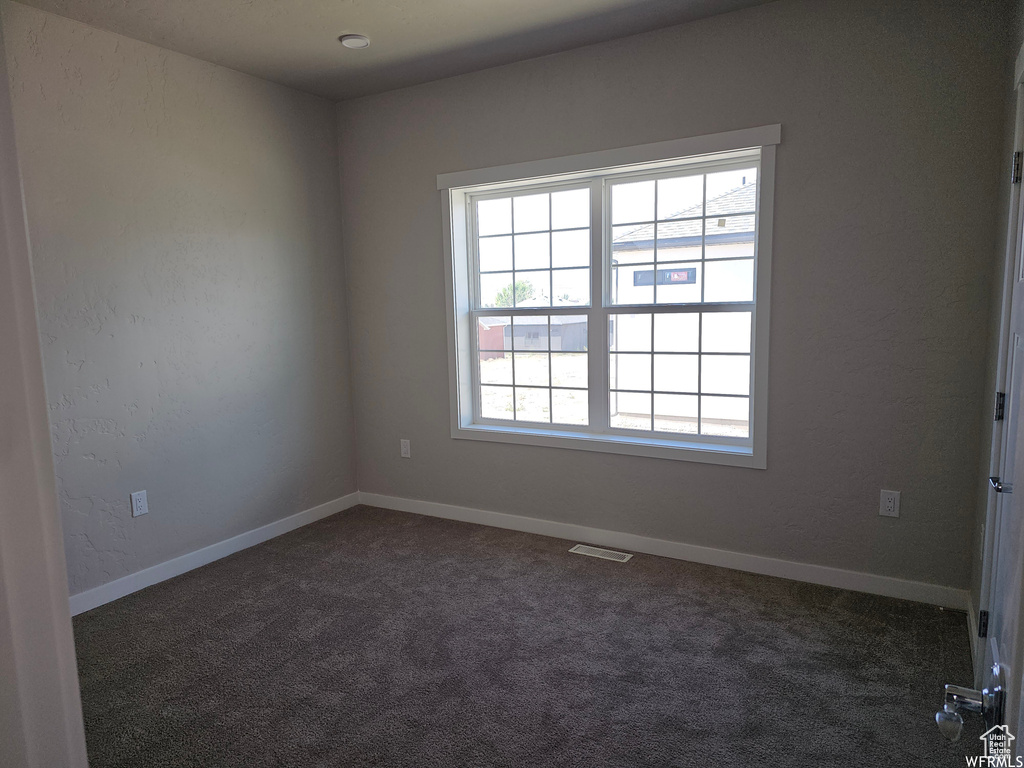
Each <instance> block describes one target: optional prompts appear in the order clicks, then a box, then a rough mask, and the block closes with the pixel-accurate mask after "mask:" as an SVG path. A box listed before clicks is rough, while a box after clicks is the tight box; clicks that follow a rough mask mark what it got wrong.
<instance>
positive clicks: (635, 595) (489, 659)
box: [75, 507, 980, 768]
mask: <svg viewBox="0 0 1024 768" xmlns="http://www.w3.org/2000/svg"><path fill="white" fill-rule="evenodd" d="M572 543H573V542H565V541H561V540H558V539H549V538H544V537H540V536H533V535H529V534H521V533H514V532H509V531H503V530H498V529H494V528H486V527H482V526H475V525H468V524H463V523H455V522H449V521H444V520H437V519H432V518H427V517H420V516H416V515H410V514H405V513H400V512H392V511H387V510H381V509H374V508H369V507H357V508H355V509H353V510H351V511H349V512H345V513H342V514H339V515H335V516H334V517H331V518H328V519H326V520H323V521H321V522H319V523H316V524H314V525H310V526H308V527H306V528H302V529H300V530H298V531H295V532H293V533H291V534H288V535H286V536H282V537H280V538H278V539H274V540H273V541H270V542H267V543H266V544H262V545H260V546H258V547H254V548H252V549H249V550H246V551H244V552H240V553H238V554H236V555H233V556H231V557H229V558H226V559H224V560H220V561H218V562H216V563H213V564H211V565H208V566H206V567H204V568H201V569H199V570H196V571H192V572H191V573H188V574H185V575H184V576H180V577H178V578H176V579H173V580H171V581H167V582H164V583H162V584H158V585H157V586H154V587H150V588H149V589H146V590H144V591H142V592H138V593H136V594H134V595H131V596H129V597H126V598H124V599H122V600H118V601H117V602H115V603H112V604H109V605H106V606H103V607H101V608H98V609H96V610H94V611H90V612H89V613H87V614H84V615H82V616H79V617H77V618H76V619H75V635H76V642H77V646H78V663H79V665H80V666H79V670H80V674H81V680H82V698H83V703H84V708H85V721H86V732H87V737H88V745H89V758H90V765H91V766H92V768H113V766H138V767H139V768H159V767H160V766H175V767H179V766H202V767H203V768H214V767H219V766H239V767H240V768H241V767H244V768H258V767H260V766H303V768H311V767H312V766H403V767H404V766H407V767H408V768H414V767H415V768H453V767H456V768H457V767H459V766H472V767H483V766H529V767H531V768H532V767H533V766H551V767H552V768H553V767H555V766H558V767H559V768H562V767H573V768H574V767H577V766H578V767H579V768H584V767H586V768H595V767H600V766H609V767H611V766H615V768H629V767H632V766H644V767H645V766H659V767H661V766H701V767H702V768H703V767H704V766H708V765H723V766H725V765H737V766H775V765H778V766H815V767H820V766H888V765H894V766H895V765H899V766H918V765H919V766H957V767H958V768H962V766H963V765H964V760H963V757H962V755H964V754H979V749H978V746H980V743H979V742H977V740H976V738H974V737H975V736H976V735H977V733H980V729H977V733H975V732H974V731H969V732H965V734H964V739H963V740H962V742H961V743H959V744H955V745H950V744H948V743H946V742H944V741H943V740H942V739H941V737H940V736H939V734H938V731H937V729H936V727H935V724H934V722H933V721H932V716H933V713H934V711H935V708H936V706H937V705H938V703H939V702H940V700H941V690H942V684H943V683H946V682H956V683H961V684H968V685H969V684H970V683H971V669H970V661H969V649H968V642H967V631H966V626H965V618H964V615H963V614H962V613H957V612H949V611H942V610H940V609H938V608H934V607H930V606H926V605H919V604H915V603H908V602H902V601H899V600H891V599H887V598H881V597H872V596H869V595H862V594H856V593H853V592H845V591H842V590H837V589H828V588H825V587H815V586H810V585H806V584H799V583H796V582H791V581H784V580H781V579H772V578H766V577H762V576H752V575H748V574H743V573H738V572H735V571H729V570H724V569H720V568H712V567H708V566H700V565H693V564H689V563H683V562H678V561H674V560H667V559H663V558H657V557H650V556H647V555H638V556H637V557H634V558H633V560H632V561H630V562H629V563H627V564H624V565H623V564H618V563H613V562H608V561H603V560H596V559H592V558H588V557H582V556H579V555H572V554H569V553H567V552H566V550H567V549H568V548H569V546H570V545H571V544H572ZM976 745H978V746H976Z"/></svg>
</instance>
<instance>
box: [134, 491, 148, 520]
mask: <svg viewBox="0 0 1024 768" xmlns="http://www.w3.org/2000/svg"><path fill="white" fill-rule="evenodd" d="M148 514H149V502H148V501H147V500H146V492H145V491H136V492H135V493H133V494H132V517H138V516H139V515H148Z"/></svg>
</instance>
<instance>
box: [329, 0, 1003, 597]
mask: <svg viewBox="0 0 1024 768" xmlns="http://www.w3.org/2000/svg"><path fill="white" fill-rule="evenodd" d="M1006 10H1007V5H1006V4H1005V3H1001V2H979V3H969V4H964V3H960V2H955V1H954V0H943V1H942V2H930V3H924V2H905V3H892V2H883V0H857V2H848V1H846V0H842V1H840V0H828V1H825V0H806V1H804V0H783V1H782V2H778V3H773V4H770V5H766V6H762V7H759V8H755V9H751V10H746V11H741V12H737V13H733V14H729V15H726V16H720V17H717V18H713V19H709V20H706V21H702V22H696V23H693V24H689V25H686V26H682V27H676V28H671V29H666V30H662V31H658V32H654V33H649V34H645V35H640V36H636V37H632V38H627V39H623V40H620V41H617V42H612V43H608V44H605V45H601V46H594V47H590V48H584V49H579V50H576V51H571V52H567V53H563V54H559V55H556V56H551V57H547V58H543V59H537V60H533V61H529V62H524V63H520V64H515V65H511V66H507V67H502V68H497V69H492V70H488V71H485V72H479V73H475V74H471V75H465V76H462V77H459V78H454V79H450V80H446V81H441V82H436V83H430V84H426V85H422V86H416V87H413V88H409V89H405V90H400V91H395V92H391V93H387V94H382V95H379V96H374V97H368V98H365V99H360V100H357V101H352V102H347V103H344V104H342V105H340V106H339V110H338V116H339V124H340V131H339V137H340V146H341V175H342V189H343V192H342V210H343V214H344V217H343V220H344V247H345V255H346V261H347V270H348V279H349V288H350V301H351V312H350V317H351V323H352V327H351V332H352V345H353V348H352V360H353V368H352V374H353V388H354V396H355V406H356V412H357V413H358V414H359V418H358V420H357V434H358V442H359V446H360V461H359V486H360V489H361V490H363V491H370V492H378V493H385V494H394V495H398V496H405V497H413V498H423V499H429V500H432V501H440V502H447V503H454V504H461V505H467V506H473V507H482V508H486V509H493V510H498V511H504V512H513V513H518V514H523V515H529V516H533V517H540V518H546V519H552V520H559V521H565V522H571V523H578V524H582V525H589V526H594V527H599V528H607V529H612V530H620V531H628V532H631V533H637V534H642V535H647V536H655V537H660V538H665V539H670V540H678V541H685V542H689V543H694V544H701V545H707V546H712V547H721V548H725V549H729V550H737V551H742V552H750V553H756V554H759V555H765V556H769V557H778V558H785V559H790V560H797V561H802V562H808V563H818V564H824V565H830V566H836V567H841V568H849V569H855V570H859V571H867V572H871V573H876V574H883V575H888V576H894V577H902V578H908V579H915V580H922V581H927V582H933V583H938V584H944V585H950V586H955V587H966V586H967V585H968V582H969V571H970V561H971V546H970V541H971V536H972V529H973V525H974V519H975V518H974V515H975V509H976V500H977V493H978V485H977V484H978V482H979V476H978V472H977V468H978V461H979V449H980V443H981V438H982V435H981V418H980V414H981V412H982V411H983V410H984V408H985V407H986V406H985V396H984V391H983V390H984V380H985V357H986V351H987V350H986V344H985V343H984V341H985V339H986V338H987V330H988V324H987V321H988V318H989V310H990V302H991V295H990V290H989V288H990V285H991V278H992V270H993V268H994V263H995V254H996V250H997V249H996V240H997V227H996V221H997V212H996V200H997V187H998V179H999V178H1000V173H1001V171H1002V170H1003V165H1004V163H1003V162H1002V161H1003V159H1004V158H1003V157H1002V155H1001V152H1000V149H1001V147H1002V133H1001V129H1002V127H1003V115H1004V108H1005V96H1006V94H1005V90H1006V89H1005V83H1004V82H1003V77H1004V75H1005V62H1006V57H1007V55H1008V51H1007V46H1006V45H1004V44H1002V42H1001V41H1003V40H1004V38H1005V35H1003V34H1002V32H1001V30H1002V29H1003V24H1004V22H1005V18H1004V16H1005V11H1006ZM776 122H778V123H781V124H782V125H783V143H782V145H781V146H780V148H779V151H778V171H777V184H776V196H775V205H776V215H775V242H774V262H775V266H774V274H773V278H772V281H773V287H772V289H773V295H772V298H773V305H772V329H771V373H770V411H769V437H768V450H769V453H768V469H767V470H765V471H758V470H749V469H737V468H726V467H716V466H708V465H701V464H689V463H683V462H673V461H663V460H653V459H642V458H631V457H625V456H612V455H603V454H597V453H586V452H574V451H569V450H561V449H546V448H537V447H528V446H511V445H499V444H489V443H481V442H471V441H461V440H460V441H455V440H452V439H451V437H450V436H449V426H448V408H447V406H446V405H445V404H446V403H447V397H448V376H447V349H446V334H445V310H444V280H445V275H444V271H443V266H442V255H441V215H440V196H439V193H438V192H437V191H436V190H435V189H434V183H435V178H434V177H435V175H436V174H438V173H443V172H450V171H457V170H463V169H469V168H478V167H486V166H492V165H500V164H504V163H514V162H519V161H525V160H533V159H537V158H544V157H556V156H560V155H567V154H575V153H579V152H587V151H592V150H600V149H606V148H611V147H618V146H628V145H633V144H642V143H646V142H654V141H660V140H667V139H673V138H678V137H684V136H693V135H700V134H705V133H713V132H716V131H726V130H732V129H736V128H744V127H748V126H755V125H762V124H767V123H776ZM979 341H980V343H979ZM399 437H408V438H411V439H412V447H413V457H414V458H413V459H412V460H411V461H409V460H402V459H400V458H399V452H398V439H399ZM881 488H894V489H899V490H901V491H902V492H903V497H902V516H901V518H900V519H898V520H893V519H888V518H881V517H879V516H878V493H879V489H881Z"/></svg>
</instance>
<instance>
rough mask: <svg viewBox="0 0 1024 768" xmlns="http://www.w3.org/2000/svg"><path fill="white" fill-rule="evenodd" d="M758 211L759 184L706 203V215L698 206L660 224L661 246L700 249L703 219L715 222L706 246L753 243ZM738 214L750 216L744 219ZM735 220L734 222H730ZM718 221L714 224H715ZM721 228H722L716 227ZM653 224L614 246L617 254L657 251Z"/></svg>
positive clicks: (622, 237)
mask: <svg viewBox="0 0 1024 768" xmlns="http://www.w3.org/2000/svg"><path fill="white" fill-rule="evenodd" d="M756 209H757V184H743V185H741V186H739V187H736V188H735V189H730V190H729V191H728V192H725V193H723V194H721V195H718V196H717V197H712V198H710V199H709V200H708V201H707V211H708V212H707V213H704V210H703V206H702V205H701V204H699V203H698V204H697V205H694V206H691V207H689V208H685V209H683V210H682V211H679V212H678V213H675V214H673V215H672V216H671V217H670V220H668V221H659V222H658V225H657V226H658V235H659V242H658V245H659V246H660V247H662V248H673V247H676V248H678V247H682V246H692V245H700V242H701V231H700V230H701V228H700V222H701V217H702V216H703V218H706V219H708V220H709V221H712V222H714V224H715V225H709V226H708V232H707V233H706V236H705V238H704V240H705V242H707V243H712V244H722V243H743V242H751V241H752V240H753V239H754V211H755V210H756ZM738 214H747V215H745V216H741V215H738ZM730 217H732V218H730ZM716 219H717V220H718V221H715V220H716ZM717 225H722V226H717ZM654 228H655V225H654V224H640V225H638V226H637V227H636V228H635V229H631V230H629V231H627V232H624V233H623V234H621V235H619V236H618V237H616V238H615V239H614V241H613V242H612V250H614V251H627V250H629V251H632V250H636V251H647V250H650V249H652V248H653V247H654V234H655V229H654Z"/></svg>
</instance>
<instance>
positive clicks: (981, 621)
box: [978, 611, 988, 637]
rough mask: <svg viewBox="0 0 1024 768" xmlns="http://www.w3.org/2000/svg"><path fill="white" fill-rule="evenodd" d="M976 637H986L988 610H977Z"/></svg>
mask: <svg viewBox="0 0 1024 768" xmlns="http://www.w3.org/2000/svg"><path fill="white" fill-rule="evenodd" d="M978 637H988V611H978Z"/></svg>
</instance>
